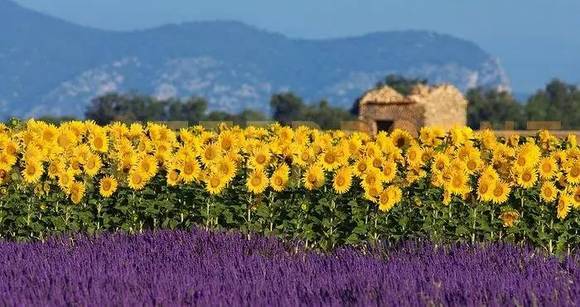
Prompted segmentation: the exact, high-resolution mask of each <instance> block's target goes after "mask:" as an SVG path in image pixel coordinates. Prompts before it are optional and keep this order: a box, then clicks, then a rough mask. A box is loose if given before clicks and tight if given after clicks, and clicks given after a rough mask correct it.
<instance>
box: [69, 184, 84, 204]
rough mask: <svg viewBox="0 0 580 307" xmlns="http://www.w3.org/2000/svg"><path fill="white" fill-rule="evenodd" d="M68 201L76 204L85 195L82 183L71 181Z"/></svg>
mask: <svg viewBox="0 0 580 307" xmlns="http://www.w3.org/2000/svg"><path fill="white" fill-rule="evenodd" d="M69 190H70V199H71V200H72V202H73V203H74V204H78V203H80V202H81V200H82V199H83V196H84V195H85V185H84V184H83V183H82V182H78V181H73V182H72V183H71V185H70V189H69Z"/></svg>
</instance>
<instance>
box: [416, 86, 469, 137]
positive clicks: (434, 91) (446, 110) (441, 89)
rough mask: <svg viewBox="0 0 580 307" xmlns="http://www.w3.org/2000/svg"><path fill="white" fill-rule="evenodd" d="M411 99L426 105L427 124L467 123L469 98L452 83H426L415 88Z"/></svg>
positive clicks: (453, 124)
mask: <svg viewBox="0 0 580 307" xmlns="http://www.w3.org/2000/svg"><path fill="white" fill-rule="evenodd" d="M409 98H410V99H412V100H414V101H416V102H417V103H418V104H421V105H424V106H425V125H426V126H439V127H442V128H446V129H449V128H452V127H453V126H456V125H459V126H465V125H466V124H467V100H466V99H465V97H464V96H463V94H462V93H461V92H460V91H459V90H458V89H457V88H455V87H454V86H452V85H441V86H436V87H428V86H424V85H420V86H417V87H415V88H414V89H413V92H412V94H411V95H410V96H409Z"/></svg>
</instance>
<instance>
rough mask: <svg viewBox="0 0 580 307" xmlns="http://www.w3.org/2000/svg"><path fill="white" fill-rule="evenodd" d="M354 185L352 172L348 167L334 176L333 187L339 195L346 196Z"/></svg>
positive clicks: (341, 169) (344, 167)
mask: <svg viewBox="0 0 580 307" xmlns="http://www.w3.org/2000/svg"><path fill="white" fill-rule="evenodd" d="M351 185H352V170H351V168H350V167H348V166H343V167H342V168H340V169H339V170H337V171H336V173H335V174H334V179H333V180H332V187H333V188H334V191H335V192H336V193H337V194H344V193H346V192H348V190H349V189H350V186H351Z"/></svg>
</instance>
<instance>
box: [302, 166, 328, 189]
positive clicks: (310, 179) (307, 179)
mask: <svg viewBox="0 0 580 307" xmlns="http://www.w3.org/2000/svg"><path fill="white" fill-rule="evenodd" d="M303 181H304V187H305V188H306V189H308V190H314V189H318V188H320V187H321V186H322V185H324V182H325V178H324V170H323V169H322V167H320V165H319V164H313V165H312V166H310V167H309V168H308V169H307V170H306V172H305V173H304V177H303Z"/></svg>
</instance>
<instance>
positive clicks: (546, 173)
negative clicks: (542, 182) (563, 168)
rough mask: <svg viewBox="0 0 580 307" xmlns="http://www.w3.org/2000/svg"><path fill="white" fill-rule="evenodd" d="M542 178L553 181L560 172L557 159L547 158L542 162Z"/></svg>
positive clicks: (540, 171)
mask: <svg viewBox="0 0 580 307" xmlns="http://www.w3.org/2000/svg"><path fill="white" fill-rule="evenodd" d="M538 171H539V173H540V177H541V178H542V179H552V178H554V176H555V175H556V173H557V172H558V164H556V159H554V158H553V157H545V158H543V159H542V160H540V165H539V167H538Z"/></svg>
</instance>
